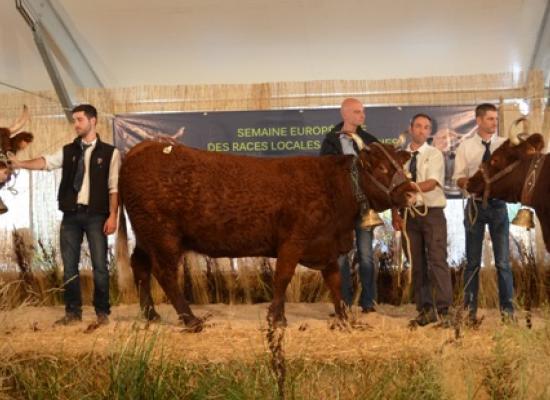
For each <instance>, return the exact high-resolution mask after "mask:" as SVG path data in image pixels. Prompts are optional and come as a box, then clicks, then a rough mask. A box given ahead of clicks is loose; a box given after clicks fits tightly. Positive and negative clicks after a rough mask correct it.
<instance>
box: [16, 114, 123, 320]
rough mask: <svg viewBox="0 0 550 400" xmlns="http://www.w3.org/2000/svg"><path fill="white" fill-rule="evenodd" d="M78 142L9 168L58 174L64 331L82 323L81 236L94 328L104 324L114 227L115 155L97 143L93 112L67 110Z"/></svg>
mask: <svg viewBox="0 0 550 400" xmlns="http://www.w3.org/2000/svg"><path fill="white" fill-rule="evenodd" d="M72 113H73V119H74V129H75V132H76V134H77V138H76V139H75V140H74V141H73V142H72V143H69V144H67V145H65V146H64V147H63V148H62V149H60V150H59V151H57V152H56V153H53V154H50V155H46V156H43V157H39V158H35V159H33V160H26V161H18V160H16V159H14V158H12V159H11V161H12V165H13V167H14V168H24V169H31V170H43V169H46V170H53V169H57V168H62V178H61V183H60V185H59V194H58V197H57V199H58V202H59V209H60V210H61V211H63V220H62V222H61V234H60V242H61V243H60V248H61V257H62V259H63V281H64V287H65V293H64V296H65V316H64V317H63V318H61V319H60V320H58V321H56V324H60V325H68V324H71V323H73V322H78V321H81V320H82V297H81V292H80V279H79V272H78V265H79V262H80V247H81V245H82V238H83V236H84V234H86V239H87V240H88V245H89V248H90V256H91V259H92V267H93V277H94V308H95V312H96V315H97V323H96V324H93V325H95V326H99V325H105V324H107V323H108V322H109V317H108V315H109V314H110V304H109V270H108V267H107V236H108V235H110V234H112V233H114V232H115V230H116V227H117V214H118V170H119V166H120V155H119V152H118V150H117V149H115V148H114V147H113V146H111V145H110V144H107V143H104V142H102V141H101V140H100V139H99V135H98V134H97V132H96V124H97V110H96V109H95V107H93V106H91V105H89V104H82V105H79V106H77V107H75V108H74V109H73V110H72Z"/></svg>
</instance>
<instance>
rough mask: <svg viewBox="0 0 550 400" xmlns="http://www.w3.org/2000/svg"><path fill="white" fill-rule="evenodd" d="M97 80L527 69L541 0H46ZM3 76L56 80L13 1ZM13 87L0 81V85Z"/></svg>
mask: <svg viewBox="0 0 550 400" xmlns="http://www.w3.org/2000/svg"><path fill="white" fill-rule="evenodd" d="M52 3H53V4H54V6H55V7H56V9H57V11H58V12H59V14H60V15H61V17H62V18H63V20H64V22H65V24H66V25H67V27H68V28H69V30H70V32H71V33H72V35H73V36H74V38H75V39H76V40H77V41H78V43H79V45H80V47H81V49H82V50H83V51H84V53H85V55H86V57H87V58H88V60H89V61H90V63H91V65H92V66H93V68H94V69H95V71H96V73H97V74H98V76H99V77H100V79H101V81H102V83H103V84H104V86H107V87H120V86H134V85H144V84H192V83H252V82H269V81H297V80H324V79H387V78H408V77H418V76H439V75H467V74H478V73H495V72H508V71H519V70H526V69H529V67H530V65H531V61H532V58H533V55H534V54H535V51H536V42H537V36H538V33H539V30H540V27H541V24H542V23H543V22H544V21H543V19H544V13H545V8H546V4H547V0H460V1H457V0H414V1H412V0H338V1H335V0H332V1H331V0H271V1H265V0H185V1H184V0H156V1H150V0H94V1H81V0H52ZM0 52H1V53H0V54H1V57H0V81H1V82H4V83H8V84H10V85H14V86H17V87H21V88H24V89H27V90H43V89H51V88H52V84H51V83H50V79H49V77H48V75H47V73H46V70H45V68H44V65H43V63H42V60H41V58H40V56H39V54H38V51H37V49H36V47H35V45H34V42H33V39H32V34H31V31H30V28H29V27H28V26H27V24H26V23H25V21H24V20H23V18H22V17H21V15H20V14H19V13H18V11H17V10H16V8H15V1H14V0H0ZM6 90H9V89H7V88H6V87H5V86H4V87H2V86H1V85H0V91H6Z"/></svg>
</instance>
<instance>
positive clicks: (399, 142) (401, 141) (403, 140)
mask: <svg viewBox="0 0 550 400" xmlns="http://www.w3.org/2000/svg"><path fill="white" fill-rule="evenodd" d="M406 142H407V131H403V132H401V133H400V134H399V137H398V138H397V141H396V142H395V143H394V144H393V146H394V147H395V148H396V149H399V148H401V146H403V145H404V144H405V143H406Z"/></svg>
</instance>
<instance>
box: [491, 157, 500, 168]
mask: <svg viewBox="0 0 550 400" xmlns="http://www.w3.org/2000/svg"><path fill="white" fill-rule="evenodd" d="M497 162H498V159H497V158H492V159H491V161H490V164H491V165H492V166H495V165H496V164H497Z"/></svg>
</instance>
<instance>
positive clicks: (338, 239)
mask: <svg viewBox="0 0 550 400" xmlns="http://www.w3.org/2000/svg"><path fill="white" fill-rule="evenodd" d="M359 140H360V139H359ZM390 153H391V155H390ZM407 157H408V154H407V153H405V152H400V153H397V152H396V151H395V150H394V149H393V148H391V147H390V146H387V145H386V146H384V145H381V144H376V145H370V149H369V151H367V150H365V149H363V150H362V151H361V152H360V156H359V158H358V159H357V160H358V162H356V163H354V162H353V160H354V158H353V157H351V156H325V157H288V158H276V159H266V158H257V157H247V156H235V155H228V154H219V153H210V152H206V151H202V150H196V149H193V148H189V147H186V146H183V145H175V146H171V145H168V144H163V143H158V142H150V141H149V142H143V143H141V144H139V145H137V146H135V147H134V148H132V149H131V150H130V152H129V153H128V155H127V156H126V158H125V159H124V161H123V163H122V167H121V171H120V177H119V193H120V195H121V199H122V201H123V203H124V206H125V207H126V210H127V213H128V216H129V219H130V222H131V224H132V227H133V229H134V233H135V236H136V247H135V249H134V252H133V254H132V257H131V265H132V270H133V272H134V280H135V283H136V285H137V288H138V292H139V295H140V305H141V308H142V311H143V313H144V315H145V317H146V318H149V319H157V318H158V314H157V313H156V311H155V309H154V306H153V301H152V298H151V293H150V291H151V288H150V282H151V273H152V274H153V275H154V276H155V278H156V279H157V280H158V282H159V283H160V285H161V286H162V288H163V290H164V291H165V293H166V295H167V296H168V298H169V299H170V301H171V303H172V304H173V305H174V307H175V309H176V311H177V313H178V315H179V317H180V319H182V320H183V321H184V323H185V324H186V325H187V326H188V327H189V329H192V330H196V331H198V330H200V329H201V328H202V321H201V320H200V319H198V318H197V317H195V316H194V315H193V313H192V312H191V309H190V308H189V305H188V303H187V301H186V300H185V298H184V296H183V290H182V288H181V287H180V286H179V285H178V280H177V277H176V275H177V264H178V261H179V259H180V257H181V256H182V253H183V252H184V251H187V250H193V251H196V252H198V253H202V254H206V255H209V256H212V257H253V256H261V257H277V265H276V271H275V281H274V295H273V301H272V303H271V306H270V308H269V317H270V318H272V320H273V321H274V323H284V322H285V319H284V294H285V290H286V288H287V286H288V284H289V282H290V280H291V278H292V276H293V274H294V270H295V268H296V265H297V264H298V263H301V264H303V265H305V266H308V267H311V268H314V269H319V270H321V272H322V274H323V278H324V280H325V283H326V284H327V286H328V288H329V290H330V292H331V294H332V297H333V301H334V306H335V311H336V314H337V315H338V316H340V317H342V318H343V317H344V311H343V309H342V308H341V304H340V303H341V297H340V275H339V270H338V265H337V262H336V259H337V257H338V255H340V254H343V253H346V252H348V251H349V250H350V249H351V246H352V233H351V232H352V229H353V226H354V221H355V220H356V217H357V214H358V212H359V204H358V202H357V200H356V198H355V195H354V189H353V187H354V186H353V184H352V177H351V175H352V170H353V169H354V168H352V167H353V166H354V165H355V170H356V171H357V172H358V177H359V179H358V181H359V185H360V186H361V188H363V190H364V192H365V193H366V195H367V197H368V199H369V201H370V205H371V206H372V207H373V208H374V209H376V210H378V211H380V210H384V209H387V208H389V207H390V206H391V205H397V206H405V205H407V204H408V201H410V199H412V198H413V196H412V194H411V193H410V191H411V190H412V187H411V186H410V181H409V180H408V179H406V178H405V176H404V172H403V170H402V168H401V167H400V165H402V164H403V163H404V162H405V161H406V159H407ZM390 158H391V160H390ZM396 159H397V162H398V163H399V164H398V163H397V162H396V161H395V160H396ZM365 171H370V172H371V173H372V175H370V176H369V175H367V173H366V172H365ZM396 178H397V179H396ZM121 215H123V213H121Z"/></svg>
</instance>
